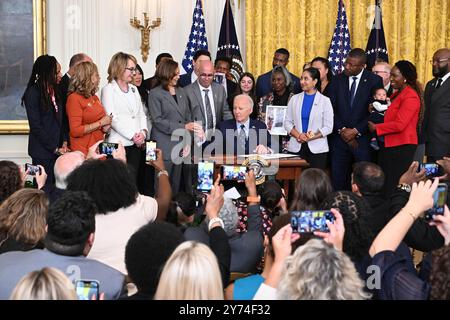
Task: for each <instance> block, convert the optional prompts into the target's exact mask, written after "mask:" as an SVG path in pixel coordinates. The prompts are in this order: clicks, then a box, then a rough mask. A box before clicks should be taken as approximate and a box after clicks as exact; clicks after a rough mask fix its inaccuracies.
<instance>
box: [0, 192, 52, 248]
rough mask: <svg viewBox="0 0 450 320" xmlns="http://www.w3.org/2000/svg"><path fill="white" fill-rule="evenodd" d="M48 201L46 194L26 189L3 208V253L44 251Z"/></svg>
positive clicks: (0, 242) (0, 227)
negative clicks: (43, 243) (43, 242)
mask: <svg viewBox="0 0 450 320" xmlns="http://www.w3.org/2000/svg"><path fill="white" fill-rule="evenodd" d="M47 211H48V199H47V196H46V195H45V193H44V191H41V190H37V189H31V188H25V189H20V190H18V191H16V192H15V193H13V194H12V195H11V196H10V197H9V198H8V199H6V200H5V201H4V202H3V203H2V205H1V206H0V254H1V253H5V252H9V251H28V250H32V249H36V248H38V249H42V248H43V245H42V243H41V241H42V240H43V239H44V238H45V235H46V233H47V232H46V226H47V222H46V218H47Z"/></svg>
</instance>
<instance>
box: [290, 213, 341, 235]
mask: <svg viewBox="0 0 450 320" xmlns="http://www.w3.org/2000/svg"><path fill="white" fill-rule="evenodd" d="M290 214H291V227H292V232H295V233H300V234H311V233H313V232H314V231H321V232H329V231H330V230H329V229H328V226H327V221H330V222H333V221H334V215H333V213H331V211H330V210H305V211H292V212H291V213H290Z"/></svg>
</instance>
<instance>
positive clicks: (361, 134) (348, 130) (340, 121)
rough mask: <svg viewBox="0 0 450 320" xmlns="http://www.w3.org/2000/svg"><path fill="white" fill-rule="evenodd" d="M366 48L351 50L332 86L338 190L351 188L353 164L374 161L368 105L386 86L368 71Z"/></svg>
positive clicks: (333, 152)
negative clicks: (379, 89)
mask: <svg viewBox="0 0 450 320" xmlns="http://www.w3.org/2000/svg"><path fill="white" fill-rule="evenodd" d="M366 60H367V58H366V55H365V53H364V50H363V49H360V48H356V49H353V50H351V51H350V52H349V54H348V56H347V59H346V61H345V69H344V72H343V73H341V74H339V75H337V76H336V77H335V79H334V80H333V81H332V82H331V83H330V85H329V98H330V100H331V104H332V105H333V109H334V127H333V133H332V134H331V135H330V149H331V180H332V183H333V187H334V189H335V190H350V177H351V172H352V164H353V163H354V162H358V161H370V153H369V139H368V137H367V134H366V133H367V121H368V116H369V112H368V105H369V103H371V102H372V100H373V98H372V92H373V90H374V89H375V88H382V87H383V81H382V79H381V77H379V76H377V75H375V74H373V73H372V72H369V71H367V70H365V69H364V68H365V67H366Z"/></svg>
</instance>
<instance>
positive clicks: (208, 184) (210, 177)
mask: <svg viewBox="0 0 450 320" xmlns="http://www.w3.org/2000/svg"><path fill="white" fill-rule="evenodd" d="M213 184H214V162H213V161H199V163H198V172H197V190H199V191H201V192H209V191H211V189H212V186H213Z"/></svg>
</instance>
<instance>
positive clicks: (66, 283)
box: [9, 267, 77, 300]
mask: <svg viewBox="0 0 450 320" xmlns="http://www.w3.org/2000/svg"><path fill="white" fill-rule="evenodd" d="M9 299H10V300H77V294H76V292H75V287H74V286H73V283H72V282H71V281H70V279H69V278H68V277H67V276H66V275H65V274H64V273H63V272H62V271H59V270H58V269H55V268H48V267H45V268H43V269H41V270H36V271H32V272H30V273H27V274H26V275H25V276H24V277H23V278H22V279H20V281H19V283H18V284H17V285H16V287H15V288H14V290H13V292H12V294H11V297H10V298H9Z"/></svg>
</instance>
